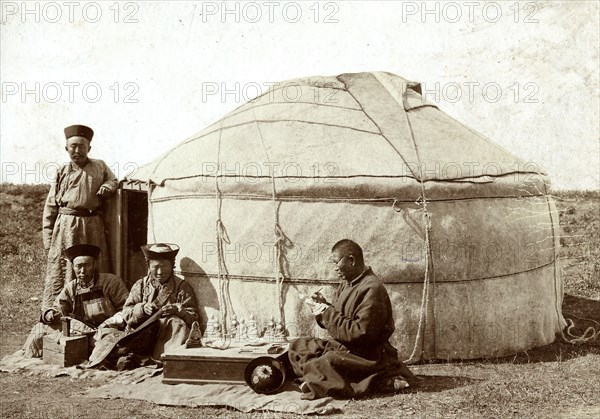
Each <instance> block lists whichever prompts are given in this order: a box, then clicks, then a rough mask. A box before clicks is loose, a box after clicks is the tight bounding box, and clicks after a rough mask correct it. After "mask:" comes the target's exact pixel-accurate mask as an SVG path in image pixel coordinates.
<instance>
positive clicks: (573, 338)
mask: <svg viewBox="0 0 600 419" xmlns="http://www.w3.org/2000/svg"><path fill="white" fill-rule="evenodd" d="M569 316H571V317H575V318H577V319H580V320H587V321H590V322H594V323H595V324H596V327H598V331H596V329H595V328H594V327H593V326H589V327H588V328H587V329H585V332H583V333H582V334H581V335H576V334H574V333H572V332H571V330H572V329H573V328H574V327H575V322H574V321H573V320H571V319H565V321H566V322H567V328H566V334H567V335H568V336H565V332H563V331H561V335H562V338H563V339H564V340H565V342H567V343H572V344H578V343H586V342H591V341H592V340H596V339H598V338H599V337H600V323H598V322H597V321H596V320H593V319H585V318H582V317H578V316H575V315H573V314H569Z"/></svg>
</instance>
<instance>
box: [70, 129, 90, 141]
mask: <svg viewBox="0 0 600 419" xmlns="http://www.w3.org/2000/svg"><path fill="white" fill-rule="evenodd" d="M93 136H94V130H92V129H91V128H90V127H86V126H85V125H71V126H70V127H67V128H65V137H66V139H67V140H68V139H69V138H71V137H83V138H87V140H88V141H92V137H93Z"/></svg>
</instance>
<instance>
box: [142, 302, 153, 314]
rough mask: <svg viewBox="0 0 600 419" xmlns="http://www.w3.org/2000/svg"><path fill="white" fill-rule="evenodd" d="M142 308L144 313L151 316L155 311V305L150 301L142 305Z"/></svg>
mask: <svg viewBox="0 0 600 419" xmlns="http://www.w3.org/2000/svg"><path fill="white" fill-rule="evenodd" d="M142 310H143V311H144V313H145V314H147V315H148V316H151V315H153V314H154V312H155V311H156V306H155V305H154V304H152V303H146V304H144V306H143V307H142Z"/></svg>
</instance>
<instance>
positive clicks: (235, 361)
mask: <svg viewBox="0 0 600 419" xmlns="http://www.w3.org/2000/svg"><path fill="white" fill-rule="evenodd" d="M270 346H271V345H265V346H260V347H253V346H244V345H243V344H232V345H231V346H230V347H229V348H228V349H224V350H221V349H213V348H207V347H203V348H189V349H186V348H185V347H184V346H181V347H179V348H177V349H173V350H171V351H168V352H165V353H164V354H163V355H162V356H161V359H162V361H163V380H162V382H163V383H165V384H180V383H187V384H204V383H223V384H245V381H244V370H245V368H246V365H248V363H249V362H250V361H252V360H253V359H255V358H258V357H260V356H271V357H273V358H277V357H279V356H281V355H282V354H283V353H285V351H286V350H287V347H284V348H283V349H282V352H279V353H277V354H268V353H267V349H268V348H269V347H270Z"/></svg>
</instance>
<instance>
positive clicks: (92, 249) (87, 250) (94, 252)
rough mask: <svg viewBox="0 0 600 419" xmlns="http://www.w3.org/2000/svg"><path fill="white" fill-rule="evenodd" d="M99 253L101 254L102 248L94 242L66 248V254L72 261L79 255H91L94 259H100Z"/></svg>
mask: <svg viewBox="0 0 600 419" xmlns="http://www.w3.org/2000/svg"><path fill="white" fill-rule="evenodd" d="M98 255H100V248H99V247H98V246H94V245H93V244H76V245H73V246H71V247H69V248H68V249H66V250H65V256H66V257H67V259H69V260H70V261H71V262H73V259H75V258H76V257H77V256H91V257H93V258H94V259H98Z"/></svg>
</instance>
